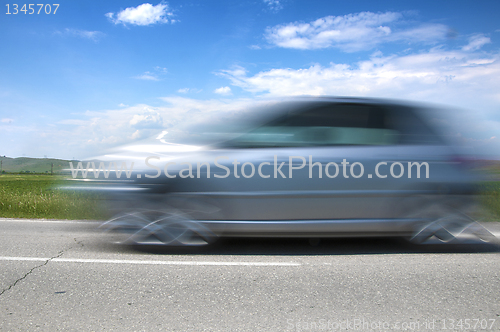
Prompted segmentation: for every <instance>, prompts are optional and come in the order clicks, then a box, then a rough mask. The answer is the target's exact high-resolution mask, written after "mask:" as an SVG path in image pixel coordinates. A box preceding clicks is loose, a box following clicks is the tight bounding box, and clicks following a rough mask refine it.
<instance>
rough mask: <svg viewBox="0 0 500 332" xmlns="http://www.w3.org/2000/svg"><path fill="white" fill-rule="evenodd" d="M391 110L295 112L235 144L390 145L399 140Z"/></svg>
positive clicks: (361, 107)
mask: <svg viewBox="0 0 500 332" xmlns="http://www.w3.org/2000/svg"><path fill="white" fill-rule="evenodd" d="M387 116H388V114H387V111H386V110H385V109H383V108H381V107H378V106H373V105H365V104H327V105H322V106H320V107H314V108H311V109H307V110H293V111H290V112H288V113H286V114H285V115H284V116H282V117H280V118H279V119H276V120H274V121H271V122H269V123H267V124H265V125H263V126H261V127H259V128H256V129H254V130H252V131H250V132H248V133H245V134H243V135H241V136H240V137H238V138H236V139H234V140H232V141H231V145H234V146H238V147H249V148H250V147H296V146H323V145H388V144H395V143H396V142H397V140H398V133H397V131H396V130H394V129H392V128H390V127H389V126H388V123H389V122H388V121H387Z"/></svg>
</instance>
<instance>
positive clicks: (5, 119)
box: [0, 118, 14, 123]
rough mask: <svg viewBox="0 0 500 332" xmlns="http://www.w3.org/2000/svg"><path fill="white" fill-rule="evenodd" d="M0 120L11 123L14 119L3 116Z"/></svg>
mask: <svg viewBox="0 0 500 332" xmlns="http://www.w3.org/2000/svg"><path fill="white" fill-rule="evenodd" d="M0 122H2V123H12V122H14V119H10V118H3V119H2V120H0Z"/></svg>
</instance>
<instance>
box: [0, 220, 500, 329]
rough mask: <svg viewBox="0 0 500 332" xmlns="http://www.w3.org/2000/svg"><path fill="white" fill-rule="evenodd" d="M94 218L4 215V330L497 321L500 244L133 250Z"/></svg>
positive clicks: (329, 243) (254, 243)
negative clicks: (111, 238)
mask: <svg viewBox="0 0 500 332" xmlns="http://www.w3.org/2000/svg"><path fill="white" fill-rule="evenodd" d="M491 225H492V226H494V228H495V227H496V228H497V229H498V228H499V227H498V226H499V224H491ZM96 226H97V223H93V222H78V221H77V222H69V221H42V220H39V221H27V220H14V219H0V331H36V330H43V331H58V330H78V331H101V330H110V331H114V330H116V331H328V330H330V331H340V330H343V331H345V330H348V331H351V330H352V331H361V330H363V331H393V330H401V331H404V330H406V331H433V330H441V331H443V330H450V331H482V330H485V331H499V330H500V256H499V253H500V248H499V247H498V246H496V245H462V246H458V245H455V246H427V247H421V246H415V245H410V244H407V243H406V242H404V241H402V240H398V239H369V240H366V239H342V240H338V239H337V240H326V241H325V240H324V241H323V242H322V243H321V244H320V245H319V246H311V245H309V243H308V241H307V240H283V239H282V240H262V239H261V240H247V239H244V240H241V239H227V240H224V241H221V242H220V243H218V244H216V245H213V246H211V247H208V248H207V247H204V248H194V249H193V248H188V249H153V248H145V249H141V250H137V249H134V248H127V247H121V246H117V245H113V244H110V243H109V242H107V240H108V239H109V237H108V236H106V235H105V234H101V233H99V232H97V231H96V229H95V228H96Z"/></svg>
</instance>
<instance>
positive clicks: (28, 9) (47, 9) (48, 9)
mask: <svg viewBox="0 0 500 332" xmlns="http://www.w3.org/2000/svg"><path fill="white" fill-rule="evenodd" d="M5 6H7V12H6V13H5V14H8V15H11V14H14V15H16V14H19V13H24V14H30V15H32V14H35V13H36V14H40V13H41V14H44V13H45V14H55V13H56V12H57V9H58V8H59V4H58V3H53V4H52V5H50V4H43V3H37V4H34V3H29V4H24V5H22V7H21V8H19V7H20V6H21V5H18V4H17V3H14V4H12V5H11V4H6V5H5ZM11 6H12V7H11ZM37 7H38V8H37ZM37 9H38V10H37ZM42 9H43V10H42Z"/></svg>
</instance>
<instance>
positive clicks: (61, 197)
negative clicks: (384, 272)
mask: <svg viewBox="0 0 500 332" xmlns="http://www.w3.org/2000/svg"><path fill="white" fill-rule="evenodd" d="M64 179H65V177H63V176H55V175H54V176H51V175H35V174H3V175H0V217H4V218H45V219H73V220H76V219H94V220H106V219H107V218H109V216H108V215H106V212H105V209H104V206H103V200H102V197H101V196H99V195H98V194H95V193H88V192H83V191H67V190H64V191H63V190H58V189H57V187H58V186H60V185H64V184H65V183H66V182H65V180H64ZM482 187H483V190H484V192H483V194H482V196H481V201H482V203H483V205H484V207H485V208H486V210H487V211H488V215H487V217H486V218H485V220H500V182H486V183H484V184H483V185H482Z"/></svg>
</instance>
